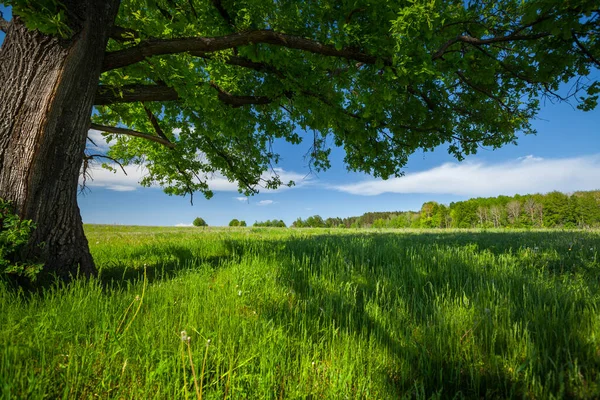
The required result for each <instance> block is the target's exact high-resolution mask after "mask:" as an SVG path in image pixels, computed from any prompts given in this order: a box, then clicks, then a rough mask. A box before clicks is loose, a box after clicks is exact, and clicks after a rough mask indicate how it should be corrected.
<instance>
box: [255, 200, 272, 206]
mask: <svg viewBox="0 0 600 400" xmlns="http://www.w3.org/2000/svg"><path fill="white" fill-rule="evenodd" d="M271 204H275V202H274V201H273V200H261V201H259V202H258V203H256V205H257V206H269V205H271Z"/></svg>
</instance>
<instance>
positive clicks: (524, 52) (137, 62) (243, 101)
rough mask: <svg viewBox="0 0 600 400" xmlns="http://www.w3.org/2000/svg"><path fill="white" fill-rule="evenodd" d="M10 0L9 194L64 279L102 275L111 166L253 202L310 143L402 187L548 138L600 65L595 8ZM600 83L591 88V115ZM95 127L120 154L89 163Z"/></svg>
mask: <svg viewBox="0 0 600 400" xmlns="http://www.w3.org/2000/svg"><path fill="white" fill-rule="evenodd" d="M3 3H4V4H8V5H11V6H12V7H13V13H14V15H16V17H15V18H13V19H12V20H11V21H6V20H4V19H1V18H0V29H2V30H3V31H5V32H6V38H5V40H4V43H3V44H2V48H1V50H0V98H1V99H2V101H1V102H0V198H4V199H6V200H8V201H11V202H12V204H13V205H14V208H15V211H16V212H17V214H18V215H19V216H20V217H21V218H24V219H31V220H33V221H34V222H35V223H36V224H37V227H38V228H37V229H36V231H35V232H34V234H33V236H32V240H31V241H30V243H29V244H28V246H27V249H26V250H24V252H25V253H31V254H36V255H38V256H40V257H41V258H43V259H44V261H45V263H46V268H47V270H49V271H52V272H53V273H55V274H57V275H58V276H62V277H67V276H68V275H69V274H71V273H74V272H76V271H79V272H81V273H82V274H86V275H90V274H93V273H95V267H94V264H93V260H92V258H91V256H90V254H89V250H88V245H87V241H86V238H85V236H84V233H83V228H82V223H81V217H80V215H79V209H78V206H77V201H76V200H77V184H78V177H79V174H80V171H81V169H82V167H83V168H84V169H85V167H86V166H87V165H88V164H89V162H91V161H93V160H94V159H97V158H99V157H109V158H110V159H113V160H115V161H118V162H120V163H121V164H123V165H126V164H132V163H133V164H139V165H143V166H144V167H145V168H146V169H147V171H148V175H147V176H146V177H145V178H144V179H143V180H142V182H141V183H142V184H143V185H150V184H152V183H156V184H159V185H161V186H163V187H164V188H165V191H166V192H167V193H169V194H178V195H185V194H190V196H191V195H192V194H193V193H195V192H198V191H199V192H202V193H203V194H204V195H206V196H207V197H210V196H211V194H212V193H211V191H210V188H209V186H208V183H207V178H206V177H207V176H210V175H211V174H212V173H215V172H220V173H221V174H223V175H224V176H225V177H226V178H227V179H229V180H231V181H236V182H238V183H239V185H240V191H241V192H242V193H244V194H247V195H249V194H253V193H256V192H257V190H258V188H259V187H260V186H263V187H267V188H274V187H277V186H279V185H281V184H284V183H285V182H281V180H280V178H279V176H278V175H277V173H276V170H274V169H271V166H272V165H274V164H276V163H277V161H278V160H279V155H278V154H276V153H275V152H274V151H272V146H271V145H272V143H273V141H274V140H277V139H279V140H286V141H288V142H290V143H293V144H298V143H300V142H301V140H302V139H303V136H302V135H301V134H300V133H299V132H308V134H307V137H308V139H309V141H310V151H309V153H308V154H309V158H310V162H311V164H312V166H313V168H314V169H315V170H317V171H318V170H321V169H325V168H327V167H328V166H329V158H328V156H329V152H330V151H329V150H330V149H329V148H328V146H329V145H330V144H331V143H333V144H335V145H337V146H341V147H343V148H344V149H345V152H346V158H345V160H346V163H347V166H348V168H349V169H350V170H352V171H361V172H366V173H370V174H373V175H375V176H377V177H382V178H388V177H390V176H398V175H401V173H402V168H403V166H404V165H405V164H406V162H407V160H408V157H409V156H410V155H411V154H412V153H414V152H415V151H416V150H418V149H421V148H423V149H426V150H431V149H434V148H435V147H437V146H440V145H445V146H447V147H448V150H449V152H450V153H451V154H453V155H454V156H455V157H456V158H458V159H463V158H464V157H465V156H466V155H469V154H473V153H475V152H476V151H477V149H478V147H479V146H480V145H485V146H490V147H493V148H497V147H500V146H502V145H504V144H506V143H512V142H514V141H515V133H516V132H518V131H521V132H524V133H532V132H533V129H532V128H531V125H530V123H529V121H530V120H531V118H533V117H534V116H535V115H536V113H537V111H538V108H539V107H538V105H539V102H538V98H539V97H540V96H542V95H544V96H549V97H551V98H553V99H557V100H562V99H563V98H562V97H560V95H559V94H557V93H556V91H557V89H558V86H559V84H560V83H561V82H567V81H569V80H571V79H573V78H579V77H583V76H587V75H589V73H590V70H591V68H592V67H594V66H595V67H597V66H599V65H600V61H599V58H600V57H599V55H600V40H597V39H598V32H599V30H600V29H599V23H598V21H599V14H600V13H599V12H598V10H597V5H596V2H594V1H589V0H579V1H569V2H564V1H560V0H554V1H541V0H539V1H537V0H530V1H521V0H501V1H496V2H478V1H467V2H463V1H459V2H457V1H450V0H444V1H438V2H427V3H425V2H405V1H387V2H372V1H369V0H357V1H354V2H352V5H350V4H349V3H347V2H340V1H337V0H321V1H318V2H301V3H298V2H295V1H291V0H284V1H273V2H268V1H257V0H247V1H245V2H232V1H223V0H212V1H210V2H209V1H198V0H189V1H181V2H177V1H170V0H158V1H157V0H122V1H120V0H62V1H60V2H59V1H54V0H37V1H30V0H3ZM599 86H600V85H599V84H598V82H595V81H591V82H588V83H586V82H584V81H583V80H577V84H576V85H575V89H579V92H578V93H577V99H578V101H580V104H579V106H578V107H579V108H581V109H583V110H590V109H593V108H594V107H595V106H596V100H597V97H598V96H597V93H598V89H599ZM94 106H95V108H94V110H95V112H94V113H92V110H93V109H92V107H94ZM90 127H92V128H94V129H98V130H100V131H102V132H105V133H106V139H107V140H108V141H110V142H111V143H112V144H113V146H112V147H111V149H110V151H109V152H108V154H89V153H88V154H86V152H85V144H86V132H87V131H88V129H89V128H90ZM296 128H300V131H299V130H297V129H296ZM114 167H115V165H113V168H114ZM267 171H271V173H270V174H266V173H265V172H267ZM41 243H44V244H45V245H44V246H39V244H41Z"/></svg>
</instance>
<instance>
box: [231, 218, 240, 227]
mask: <svg viewBox="0 0 600 400" xmlns="http://www.w3.org/2000/svg"><path fill="white" fill-rule="evenodd" d="M229 226H240V221H239V220H237V219H235V218H234V219H232V220H231V221H230V222H229Z"/></svg>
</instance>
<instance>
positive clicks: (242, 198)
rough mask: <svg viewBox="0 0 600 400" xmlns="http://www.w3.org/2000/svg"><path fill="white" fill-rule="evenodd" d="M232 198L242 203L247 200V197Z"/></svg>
mask: <svg viewBox="0 0 600 400" xmlns="http://www.w3.org/2000/svg"><path fill="white" fill-rule="evenodd" d="M234 199H236V200H237V201H240V202H242V203H243V202H245V201H248V198H247V197H234Z"/></svg>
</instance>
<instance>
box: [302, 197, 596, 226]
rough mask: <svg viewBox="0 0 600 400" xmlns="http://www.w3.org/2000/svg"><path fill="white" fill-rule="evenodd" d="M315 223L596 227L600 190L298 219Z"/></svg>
mask: <svg viewBox="0 0 600 400" xmlns="http://www.w3.org/2000/svg"><path fill="white" fill-rule="evenodd" d="M292 226H294V227H297V228H301V227H314V228H369V227H370V228H542V227H543V228H592V227H600V190H595V191H589V192H575V193H572V194H565V193H561V192H551V193H547V194H532V195H515V196H513V197H510V196H498V197H485V198H482V197H479V198H475V199H469V200H466V201H458V202H455V203H450V205H449V206H446V205H444V204H439V203H437V202H435V201H428V202H427V203H425V204H423V206H422V207H421V210H420V211H390V212H368V213H366V214H363V215H361V216H360V217H348V218H327V219H323V218H321V217H320V216H319V215H314V216H312V217H308V218H307V219H305V220H303V219H301V218H298V219H297V220H296V221H294V223H293V224H292Z"/></svg>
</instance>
